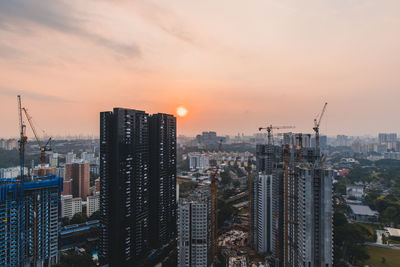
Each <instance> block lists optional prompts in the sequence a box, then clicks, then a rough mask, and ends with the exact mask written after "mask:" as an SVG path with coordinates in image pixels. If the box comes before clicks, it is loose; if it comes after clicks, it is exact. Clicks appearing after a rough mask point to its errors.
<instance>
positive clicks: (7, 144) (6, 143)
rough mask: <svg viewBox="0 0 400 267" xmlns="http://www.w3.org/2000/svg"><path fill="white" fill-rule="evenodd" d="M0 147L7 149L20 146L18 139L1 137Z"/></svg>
mask: <svg viewBox="0 0 400 267" xmlns="http://www.w3.org/2000/svg"><path fill="white" fill-rule="evenodd" d="M0 148H2V149H5V150H13V149H17V148H18V140H17V139H15V138H13V139H0Z"/></svg>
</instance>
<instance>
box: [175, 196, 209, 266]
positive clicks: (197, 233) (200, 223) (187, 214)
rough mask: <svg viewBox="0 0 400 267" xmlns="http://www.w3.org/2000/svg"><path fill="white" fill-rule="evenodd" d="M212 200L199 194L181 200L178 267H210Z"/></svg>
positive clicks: (179, 207)
mask: <svg viewBox="0 0 400 267" xmlns="http://www.w3.org/2000/svg"><path fill="white" fill-rule="evenodd" d="M210 216H211V214H210V199H209V196H208V194H207V193H204V192H197V193H196V194H195V195H192V196H191V197H190V198H187V199H180V200H179V206H178V266H179V267H194V266H196V267H208V266H209V265H210V246H211V243H210V235H211V225H210V220H211V218H210Z"/></svg>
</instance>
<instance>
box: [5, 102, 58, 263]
mask: <svg viewBox="0 0 400 267" xmlns="http://www.w3.org/2000/svg"><path fill="white" fill-rule="evenodd" d="M18 112H19V129H20V138H19V154H20V170H21V172H20V175H19V176H18V177H16V178H11V177H10V178H2V179H1V180H0V265H2V266H32V265H33V266H51V264H55V263H56V262H57V261H58V241H59V240H58V237H59V230H60V229H59V223H58V218H59V214H58V210H59V206H58V205H59V200H60V192H61V191H62V187H63V184H62V178H59V177H57V176H55V175H54V174H50V175H45V173H44V163H45V155H46V152H48V151H50V150H51V149H50V147H49V144H50V141H51V139H49V140H48V141H47V143H46V144H43V143H42V142H41V139H40V138H39V136H38V133H37V131H36V129H35V127H34V124H33V121H32V117H31V116H30V115H29V113H28V111H27V109H26V108H24V107H22V104H21V97H20V96H18ZM23 115H25V118H26V119H27V120H28V122H29V125H30V127H31V130H32V132H33V134H34V136H35V139H36V141H37V143H38V146H39V148H40V153H41V166H42V168H41V169H40V170H39V173H38V175H33V174H30V175H26V174H25V173H24V167H25V162H24V155H25V144H26V142H27V139H28V138H27V136H26V125H25V123H24V119H23Z"/></svg>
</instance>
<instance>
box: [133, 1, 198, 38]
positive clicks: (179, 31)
mask: <svg viewBox="0 0 400 267" xmlns="http://www.w3.org/2000/svg"><path fill="white" fill-rule="evenodd" d="M133 5H134V6H135V11H136V12H137V13H138V15H139V16H140V17H141V18H142V19H143V20H144V21H146V22H147V23H149V24H151V25H154V26H156V27H158V28H159V29H160V30H162V31H163V32H164V33H167V34H168V35H170V36H172V37H174V38H176V39H179V40H181V41H183V42H186V43H190V44H196V43H197V40H196V39H195V36H194V34H193V31H192V30H190V29H189V27H188V25H187V24H186V23H185V21H183V20H182V19H181V18H180V17H179V16H178V15H177V14H176V13H175V12H173V11H172V10H169V9H166V8H164V7H163V6H161V5H158V4H156V3H154V2H153V1H142V0H139V1H133Z"/></svg>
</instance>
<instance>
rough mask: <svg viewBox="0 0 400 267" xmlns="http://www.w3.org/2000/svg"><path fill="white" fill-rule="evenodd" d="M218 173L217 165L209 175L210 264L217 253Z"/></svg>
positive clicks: (219, 149)
mask: <svg viewBox="0 0 400 267" xmlns="http://www.w3.org/2000/svg"><path fill="white" fill-rule="evenodd" d="M221 147H222V140H220V141H219V144H218V152H220V151H221ZM218 171H219V165H218V164H217V166H216V168H215V171H213V172H212V173H211V175H210V179H211V187H210V191H211V262H212V263H213V264H215V266H216V261H217V253H218V245H217V242H218V180H217V174H218Z"/></svg>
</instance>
